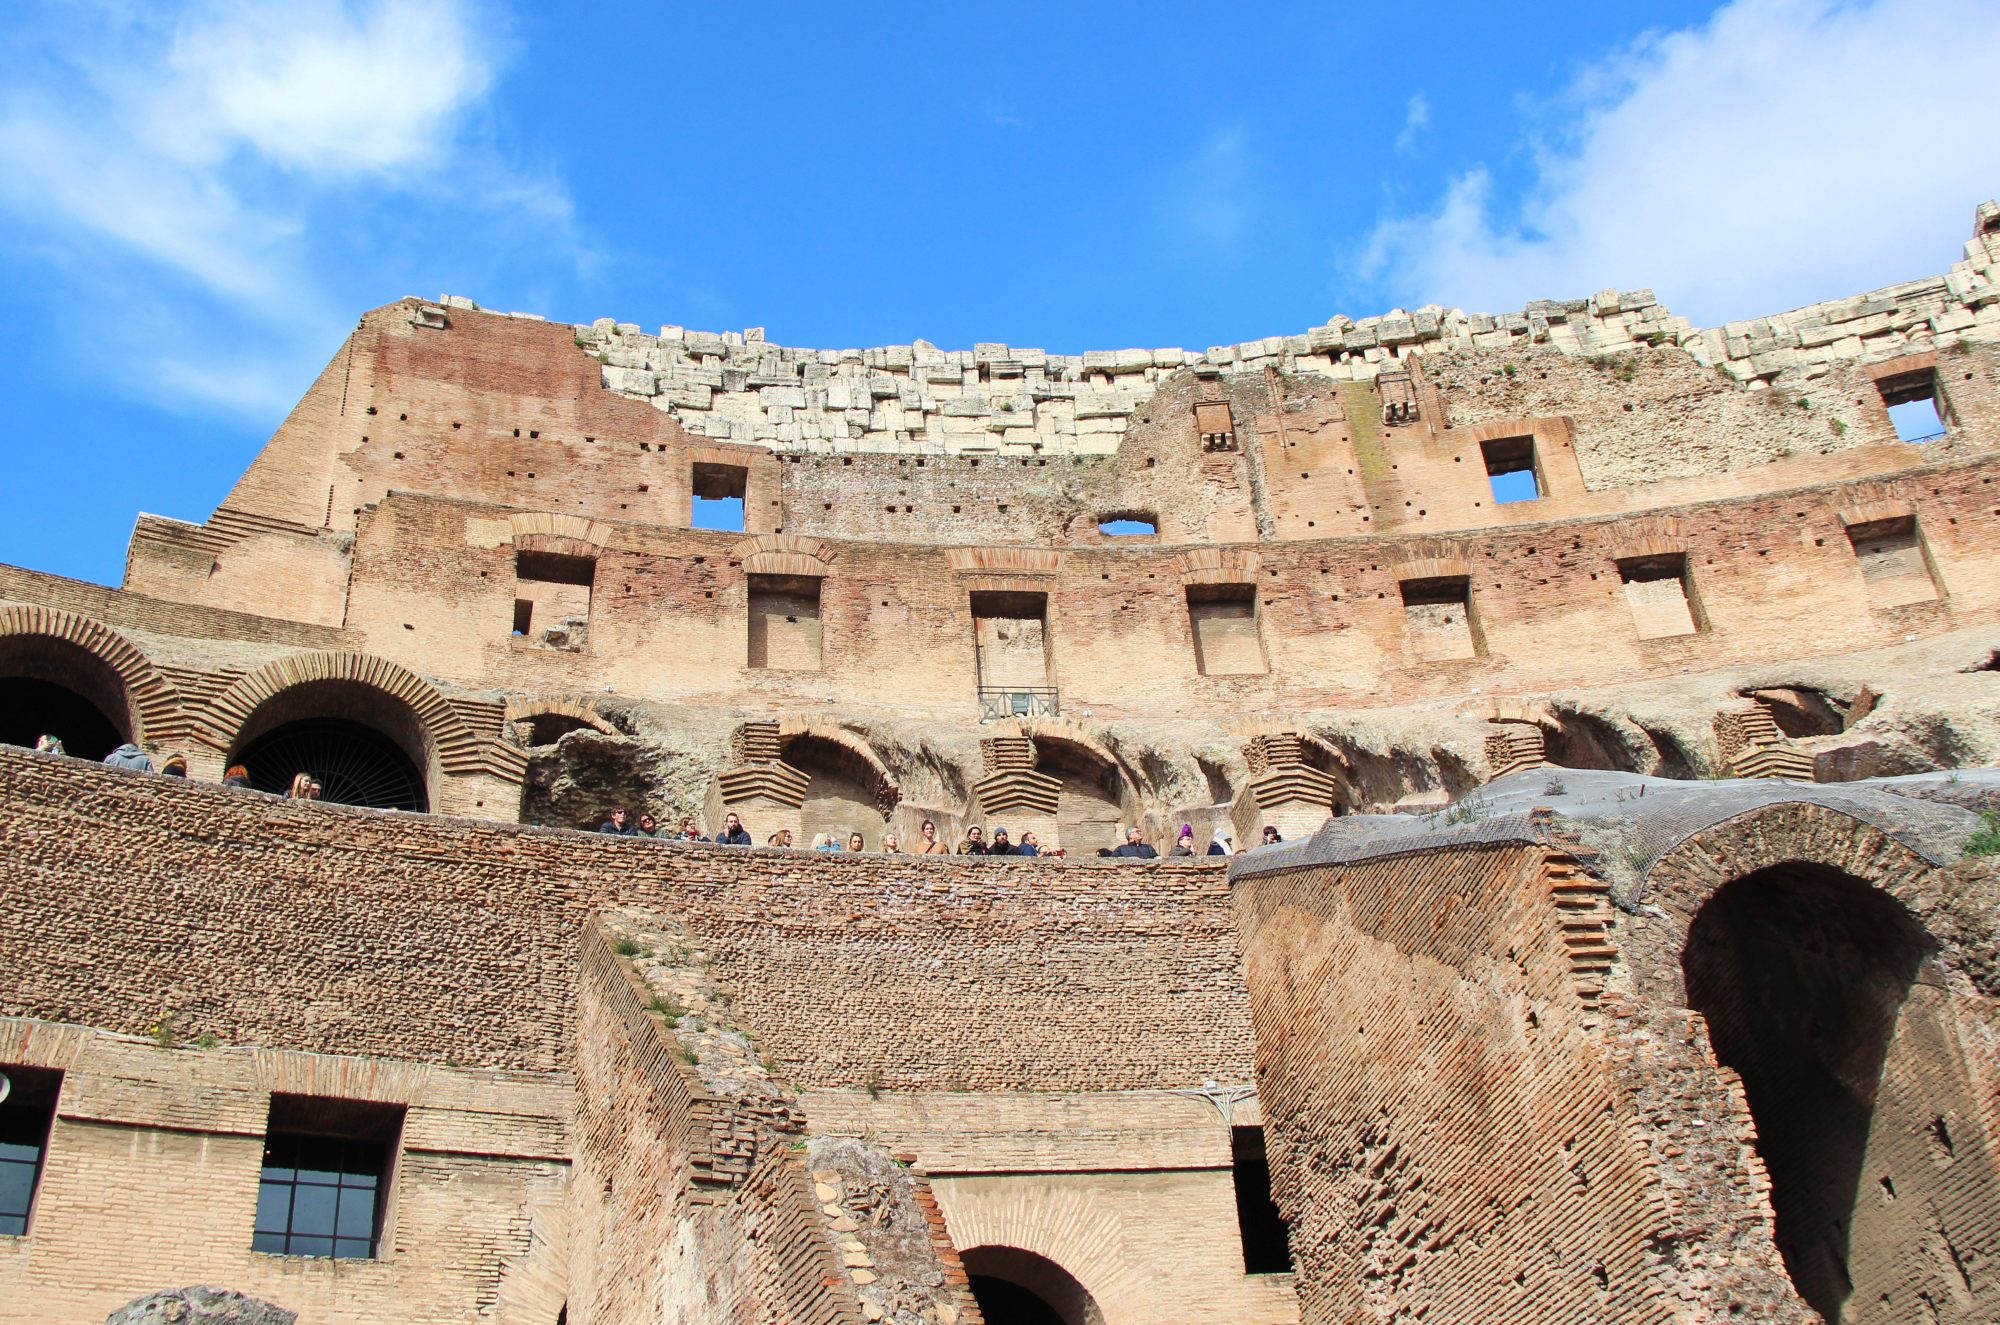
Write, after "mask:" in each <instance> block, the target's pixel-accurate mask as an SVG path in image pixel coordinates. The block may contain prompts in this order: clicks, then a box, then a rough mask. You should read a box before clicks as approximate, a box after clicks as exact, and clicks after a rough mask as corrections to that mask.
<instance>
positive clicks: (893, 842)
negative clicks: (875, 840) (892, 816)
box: [882, 833, 903, 855]
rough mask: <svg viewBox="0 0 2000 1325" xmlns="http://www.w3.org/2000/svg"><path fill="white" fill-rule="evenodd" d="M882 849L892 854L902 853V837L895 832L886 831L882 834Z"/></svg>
mask: <svg viewBox="0 0 2000 1325" xmlns="http://www.w3.org/2000/svg"><path fill="white" fill-rule="evenodd" d="M882 849H883V850H884V851H887V852H889V853H890V854H891V855H900V854H901V853H902V850H903V844H902V841H901V839H899V838H898V837H897V836H896V835H895V834H894V833H884V834H882Z"/></svg>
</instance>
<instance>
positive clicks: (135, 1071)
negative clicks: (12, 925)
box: [0, 959, 570, 1325]
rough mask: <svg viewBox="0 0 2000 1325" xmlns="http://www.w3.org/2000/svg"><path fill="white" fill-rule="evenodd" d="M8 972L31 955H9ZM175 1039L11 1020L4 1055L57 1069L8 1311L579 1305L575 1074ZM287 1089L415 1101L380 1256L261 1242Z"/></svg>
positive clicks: (493, 1314)
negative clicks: (213, 1294)
mask: <svg viewBox="0 0 2000 1325" xmlns="http://www.w3.org/2000/svg"><path fill="white" fill-rule="evenodd" d="M8 965H9V969H10V970H12V969H15V966H16V963H15V962H14V961H13V960H11V959H10V961H9V963H8ZM250 1038H251V1037H249V1036H247V1035H246V1036H244V1037H243V1040H238V1039H237V1038H236V1037H234V1036H232V1037H229V1038H228V1039H227V1040H226V1041H225V1043H224V1045H223V1046H221V1047H218V1048H207V1049H203V1048H196V1047H194V1046H192V1045H190V1044H188V1043H187V1042H186V1040H182V1041H181V1042H180V1044H179V1045H178V1047H173V1048H167V1047H161V1046H158V1045H155V1044H152V1043H149V1042H146V1041H140V1040H134V1039H130V1038H122V1037H115V1036H112V1035H109V1034H106V1033H103V1032H98V1031H92V1030H87V1029H84V1028H82V1027H74V1026H51V1025H47V1024H44V1023H29V1022H20V1021H0V1063H4V1064H10V1065H24V1066H35V1067H44V1068H54V1069H60V1070H61V1071H62V1072H63V1073H64V1076H63V1080H62V1087H61V1095H60V1098H59V1103H58V1106H57V1113H56V1121H55V1125H54V1128H53V1132H52V1135H51V1137H50V1141H49V1148H48V1159H47V1162H46V1164H45V1165H44V1168H43V1172H42V1178H41V1185H40V1190H39V1193H38V1196H37V1200H36V1204H35V1212H34V1216H33V1220H32V1223H31V1225H30V1228H29V1236H27V1237H25V1238H0V1321H5V1322H9V1325H13V1323H15V1322H19V1325H48V1323H49V1322H60V1323H61V1325H96V1323H97V1322H99V1321H102V1320H103V1319H104V1317H105V1316H106V1314H108V1313H109V1312H110V1311H112V1310H113V1309H114V1308H116V1307H118V1306H120V1305H122V1304H123V1303H125V1302H127V1301H129V1300H130V1299H132V1298H133V1297H135V1296H137V1295H139V1294H140V1293H143V1292H149V1291H153V1290H156V1289H160V1288H163V1287H178V1286H182V1285H186V1284H194V1283H213V1284H220V1285H224V1286H227V1287H230V1288H235V1289H238V1290H241V1291H244V1292H248V1293H251V1294H253V1295H256V1296H259V1297H263V1298H266V1299H268V1300H270V1301H273V1302H277V1303H279V1304H281V1305H283V1306H285V1307H287V1308H288V1309H290V1310H294V1311H298V1312H299V1313H301V1318H302V1319H310V1320H314V1321H325V1322H329V1323H330V1325H369V1323H371V1322H378V1321H382V1320H398V1321H411V1322H423V1323H425V1325H433V1323H435V1325H442V1323H443V1322H454V1323H456V1322H462V1321H465V1320H467V1319H470V1318H471V1317H472V1315H473V1313H474V1312H476V1311H483V1312H484V1313H486V1315H487V1317H488V1318H490V1319H493V1320H495V1321H502V1322H510V1323H514V1325H547V1322H549V1321H551V1320H554V1319H555V1314H556V1312H557V1311H558V1310H559V1309H560V1308H561V1306H562V1303H563V1281H564V1274H565V1266H564V1264H563V1249H564V1248H565V1247H566V1246H567V1242H566V1238H565V1230H566V1225H567V1220H566V1216H565V1211H564V1208H563V1207H564V1193H565V1189H566V1187H567V1185H568V1180H569V1178H568V1175H569V1164H568V1153H569V1144H568V1127H567V1116H568V1111H569V1102H570V1101H569V1096H570V1090H569V1082H568V1080H567V1079H566V1078H564V1077H561V1076H556V1075H542V1074H529V1073H514V1072H494V1071H483V1070H471V1071H461V1070H454V1069H451V1068H447V1067H444V1066H442V1065H438V1064H433V1063H417V1062H411V1061H407V1060H397V1059H385V1058H370V1059H361V1058H333V1057H327V1056H322V1055H312V1054H298V1053H290V1052H286V1051H282V1050H277V1049H271V1048H258V1047H251V1046H250V1045H248V1044H245V1043H244V1040H248V1039H250ZM273 1091H284V1092H293V1093H303V1094H316V1095H327V1096H336V1097H339V1098H344V1099H365V1100H374V1101H380V1102H385V1103H391V1104H398V1105H403V1106H405V1108H406V1110H407V1112H406V1114H405V1117H404V1124H403V1131H402V1146H401V1153H400V1158H399V1160H398V1163H397V1166H396V1169H395V1172H394V1174H393V1176H392V1179H391V1192H392V1203H391V1206H390V1209H389V1213H388V1218H387V1220H386V1223H385V1225H384V1228H383V1236H382V1253H381V1258H380V1259H379V1260H342V1261H333V1260H325V1259H311V1258H305V1257H292V1256H273V1255H267V1254H264V1253H261V1252H255V1251H252V1250H251V1246H250V1243H251V1230H252V1225H253V1222H254V1218H255V1213H256V1209H257V1202H258V1177H259V1172H260V1169H261V1164H262V1158H263V1153H264V1134H265V1130H266V1120H267V1117H268V1111H269V1108H270V1097H271V1093H272V1092H273Z"/></svg>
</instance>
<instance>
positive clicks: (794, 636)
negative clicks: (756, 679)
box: [749, 575, 821, 672]
mask: <svg viewBox="0 0 2000 1325" xmlns="http://www.w3.org/2000/svg"><path fill="white" fill-rule="evenodd" d="M819 586H820V582H819V577H818V576H816V575H752V576H751V577H750V651H749V663H750V666H752V667H760V668H769V669H770V670H772V671H786V672H815V671H818V670H819V667H820V658H821V635H820V615H819Z"/></svg>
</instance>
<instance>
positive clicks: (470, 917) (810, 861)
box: [0, 752, 1249, 1090]
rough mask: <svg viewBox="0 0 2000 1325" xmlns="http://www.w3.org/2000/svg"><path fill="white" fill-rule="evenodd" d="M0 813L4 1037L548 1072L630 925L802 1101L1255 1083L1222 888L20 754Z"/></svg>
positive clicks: (4, 764)
mask: <svg viewBox="0 0 2000 1325" xmlns="http://www.w3.org/2000/svg"><path fill="white" fill-rule="evenodd" d="M0 804H5V805H6V806H7V807H8V811H7V813H6V814H5V816H4V817H0V850H4V851H5V853H6V855H7V857H8V859H9V860H10V861H11V862H12V863H13V868H11V869H10V870H8V871H7V872H6V873H5V874H4V876H0V899H4V902H5V905H4V906H0V946H4V949H5V951H7V952H8V953H9V954H10V970H11V972H12V977H11V978H10V980H9V981H8V984H7V987H6V989H5V991H4V994H0V997H3V998H4V1003H0V1010H4V1011H5V1012H8V1013H11V1014H17V1015H26V1016H36V1017H42V1018H47V1019H50V1020H63V1021H74V1022H80V1023H84V1024H92V1025H100V1026H104V1027H107V1028H110V1029H116V1030H123V1031H129V1032H134V1033H137V1032H143V1031H144V1030H145V1029H146V1027H147V1026H149V1025H151V1024H152V1023H153V1021H154V1019H155V1018H156V1017H157V1016H158V1015H159V1013H160V1012H162V1011H169V1010H170V1011H173V1012H174V1013H175V1014H176V1016H177V1025H178V1026H179V1027H180V1028H181V1030H182V1032H183V1033H184V1034H187V1035H196V1034H199V1033H201V1032H203V1031H213V1032H215V1033H216V1034H218V1035H221V1036H225V1037H226V1038H229V1039H231V1040H233V1041H241V1042H257V1043H268V1044H273V1045H282V1046H285V1047H292V1048H305V1049H315V1050H322V1051H326V1052H339V1053H379V1054H388V1055H395V1056H401V1057H408V1058H418V1059H434V1060H438V1061H443V1062H451V1063H458V1064H465V1065H476V1066H490V1067H520V1068H530V1069H543V1070H546V1069H552V1068H556V1067H559V1066H562V1065H564V1064H565V1063H566V1061H567V1055H568V1050H567V1048H566V1047H565V1046H567V1045H568V1044H569V1043H570V1041H571V1032H572V1020H573V1012H572V1007H573V1003H574V991H575V981H576V944H577V939H578V934H579V933H580V931H581V927H582V926H583V924H584V923H585V921H586V919H587V918H588V916H589V915H590V914H591V913H593V912H594V911H597V910H600V909H603V908H605V907H607V906H610V905H614V904H637V905H642V906H646V907H648V908H650V909H654V910H659V911H664V912H666V913H668V914H671V915H674V916H677V917H680V918H682V919H683V920H684V921H685V923H686V924H687V925H688V926H689V928H690V929H691V930H692V931H693V932H694V933H695V934H696V935H697V936H698V937H699V938H701V939H702V940H703V941H704V942H705V943H706V944H707V945H708V947H709V950H710V953H711V960H712V962H713V966H714V969H715V971H716V972H717V974H718V976H719V977H720V978H721V980H722V982H723V983H724V985H725V986H726V987H727V988H728V989H729V990H730V991H731V993H732V994H733V995H734V996H735V998H736V999H737V1001H738V1003H739V1005H740V1007H741V1011H742V1014H743V1016H744V1019H745V1020H746V1022H748V1023H749V1024H750V1025H753V1026H756V1027H757V1028H758V1029H759V1030H760V1032H761V1033H762V1034H763V1036H764V1037H765V1039H764V1044H765V1048H766V1051H767V1053H768V1054H769V1056H770V1058H771V1059H772V1061H773V1063H774V1064H775V1065H777V1066H778V1067H779V1068H780V1070H782V1071H783V1072H784V1073H786V1074H787V1075H789V1076H791V1077H792V1078H793V1079H794V1080H796V1081H798V1082H799V1083H800V1084H801V1085H804V1086H849V1087H862V1086H866V1085H868V1084H871V1083H872V1084H875V1085H876V1086H878V1087H885V1088H890V1089H931V1090H975V1089H992V1088H1008V1089H1057V1090H1060V1089H1124V1088H1144V1087H1160V1086H1185V1085H1195V1084H1199V1083H1200V1082H1201V1081H1203V1080H1205V1079H1208V1078H1218V1079H1225V1080H1243V1079H1245V1078H1246V1077H1247V1075H1248V1072H1249V1027H1248V1022H1247V1018H1246V1017H1245V1015H1244V1001H1243V993H1242V987H1241V984H1240V978H1239V976H1238V974H1237V963H1236V956H1235V949H1234V939H1233V931H1232V930H1231V927H1230V918H1229V900H1228V896H1227V890H1226V886H1225V883H1224V880H1223V876H1222V871H1221V869H1220V868H1219V866H1217V865H1210V864H1206V863H1185V864H1177V863H1172V862H1167V861H1160V862H1155V863H1151V864H1145V865H1137V864H1133V865H1125V864H1116V865H1114V864H1110V863H1103V864H1095V863H1092V864H1085V863H1082V862H1074V863H1070V864H1068V865H1063V864H1061V863H1057V862H1047V863H1041V864H1037V863H1035V862H1030V861H991V862H984V861H977V860H966V859H962V858H938V857H931V858H918V857H901V858H897V857H890V856H882V855H862V856H826V855H814V854H812V853H808V852H803V851H801V852H791V853H773V852H764V851H749V850H732V849H728V848H720V847H673V846H668V845H665V844H660V843H645V842H634V841H629V840H619V839H614V838H608V837H603V836H599V835H595V834H582V833H569V832H562V831H557V830H535V829H521V828H512V827H508V826H503V825H489V824H477V823H472V822H461V821H452V820H441V819H432V818H423V817H418V816H408V815H397V814H391V813H380V812H367V811H358V810H350V809H345V808H342V807H337V806H303V807H302V806H298V805H294V804H289V803H286V802H284V801H281V800H276V799H273V798H270V797H264V796H258V795H254V794H238V793H231V792H228V791H225V790H222V789H219V788H216V787H211V786H203V785H199V784H185V783H177V782H173V781H169V780H166V779H161V778H153V777H144V776H138V775H128V774H121V773H119V772H118V771H116V770H109V769H104V768H100V767H97V766H93V765H89V764H84V763H81V762H78V761H73V760H52V759H47V758H42V757H37V756H34V755H32V754H25V753H19V752H12V753H10V752H0ZM114 952H115V953H118V954H119V958H118V960H116V961H101V960H99V955H100V954H105V953H114ZM830 1008H853V1009H857V1010H858V1009H861V1008H867V1009H868V1010H869V1015H867V1016H865V1017H861V1016H856V1017H854V1018H852V1019H843V1018H830V1017H829V1016H828V1010H829V1009H830Z"/></svg>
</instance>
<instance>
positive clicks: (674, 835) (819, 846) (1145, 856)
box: [597, 805, 1284, 860]
mask: <svg viewBox="0 0 2000 1325" xmlns="http://www.w3.org/2000/svg"><path fill="white" fill-rule="evenodd" d="M597 831H598V832H600V833H609V834H611V835H613V836H616V837H650V838H653V839H655V840H657V841H663V842H716V843H720V844H722V845H724V846H740V847H747V846H750V845H752V844H753V843H754V841H755V839H754V838H752V837H751V836H750V831H749V829H747V828H745V827H744V826H743V820H742V819H741V818H740V817H738V815H737V813H736V812H735V811H734V810H731V811H730V812H729V813H728V814H727V815H725V816H724V817H723V826H722V831H721V832H719V833H717V834H716V835H715V836H713V837H707V836H704V835H703V834H702V831H701V829H700V827H698V826H697V825H696V823H695V821H694V817H693V816H692V815H684V816H682V818H681V826H680V828H679V829H678V830H676V831H673V832H668V831H665V830H663V829H662V828H661V827H660V824H659V820H657V819H655V818H654V817H653V816H652V815H650V814H646V813H643V812H642V813H640V814H637V815H634V814H633V813H632V811H630V810H628V809H626V808H625V807H624V806H622V805H621V806H618V807H616V808H614V809H612V810H611V811H610V812H609V813H608V814H607V815H606V816H605V818H604V822H603V823H601V824H599V825H598V826H597ZM1122 836H1123V838H1124V841H1123V843H1122V844H1121V845H1119V846H1116V847H1104V848H1102V849H1101V850H1099V851H1098V853H1097V854H1098V855H1100V856H1105V857H1110V858H1114V859H1125V860H1157V859H1158V858H1159V855H1160V853H1159V852H1158V851H1157V850H1155V849H1154V848H1153V846H1152V845H1151V844H1150V843H1148V842H1147V841H1146V835H1145V833H1144V831H1143V830H1141V829H1140V828H1139V827H1138V826H1136V825H1134V826H1132V827H1129V828H1126V829H1125V830H1124V832H1123V834H1122ZM1282 841H1284V838H1283V837H1281V836H1279V834H1278V830H1277V829H1275V828H1271V827H1268V826H1267V827H1266V828H1265V829H1264V845H1265V846H1269V845H1270V844H1271V843H1273V842H1282ZM764 845H765V846H767V847H789V846H791V845H793V843H792V830H791V829H789V828H781V829H779V830H778V831H777V832H775V833H772V834H771V835H770V836H769V837H766V838H765V839H764ZM868 849H869V848H868V841H867V838H866V837H865V836H864V835H863V834H861V833H859V832H851V833H848V834H847V835H846V836H845V837H844V838H843V837H842V836H841V835H840V834H838V833H816V834H814V836H813V840H812V850H814V851H831V852H865V851H867V850H868ZM875 850H876V851H877V852H886V853H888V854H890V855H897V854H902V853H903V845H902V840H901V839H900V838H899V837H898V836H897V835H896V834H895V833H884V834H882V840H881V844H880V845H879V846H878V847H876V848H875ZM909 854H911V855H917V856H952V855H957V856H1052V857H1061V856H1063V855H1064V854H1065V852H1064V851H1063V849H1062V848H1061V847H1044V846H1043V845H1042V841H1041V838H1040V837H1039V836H1038V835H1037V834H1036V833H1035V832H1034V831H1033V830H1032V829H1031V830H1028V831H1026V832H1023V833H1022V834H1021V839H1020V841H1018V842H1017V841H1015V840H1013V838H1012V837H1010V836H1009V835H1008V832H1007V830H1006V829H1005V828H1002V827H1000V826H998V825H997V824H996V825H995V826H994V828H993V835H992V837H991V838H988V837H987V835H986V830H985V829H984V828H982V827H980V825H978V824H973V825H972V826H971V827H969V828H967V829H966V830H965V836H964V838H962V839H961V840H960V841H959V844H958V849H957V850H956V851H954V850H953V849H952V848H951V846H950V844H949V843H947V842H946V841H944V840H942V839H940V838H939V837H938V827H937V821H936V820H933V819H926V820H924V822H923V827H922V829H921V830H920V835H919V837H918V839H917V841H916V843H915V844H914V845H912V846H911V847H910V849H909ZM1235 854H1236V840H1235V839H1234V838H1233V837H1231V836H1230V834H1229V832H1228V830H1227V829H1221V828H1218V829H1216V830H1215V831H1214V832H1213V833H1212V834H1210V835H1209V840H1208V848H1207V850H1205V851H1201V850H1197V849H1196V847H1195V835H1194V825H1193V824H1182V825H1181V831H1180V835H1179V836H1178V837H1176V838H1175V839H1174V845H1173V849H1172V850H1170V851H1168V852H1167V855H1168V856H1169V857H1173V856H1197V855H1206V856H1233V855H1235Z"/></svg>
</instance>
